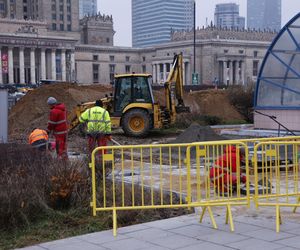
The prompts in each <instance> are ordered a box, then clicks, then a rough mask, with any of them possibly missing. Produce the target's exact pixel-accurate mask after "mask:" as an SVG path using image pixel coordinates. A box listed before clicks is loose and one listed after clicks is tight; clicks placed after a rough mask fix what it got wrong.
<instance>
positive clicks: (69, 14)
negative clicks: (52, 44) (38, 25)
mask: <svg viewBox="0 0 300 250" xmlns="http://www.w3.org/2000/svg"><path fill="white" fill-rule="evenodd" d="M78 10H79V6H78V0H75V1H74V0H51V1H50V0H31V1H24V0H0V16H2V17H8V18H10V19H25V20H26V19H27V20H29V19H30V20H40V21H46V22H47V24H48V29H50V30H55V31H79V13H78Z"/></svg>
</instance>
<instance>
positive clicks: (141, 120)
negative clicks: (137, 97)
mask: <svg viewBox="0 0 300 250" xmlns="http://www.w3.org/2000/svg"><path fill="white" fill-rule="evenodd" d="M122 129H123V130H124V132H125V133H126V135H128V136H132V137H144V136H146V135H147V134H148V133H149V130H150V117H149V114H148V112H147V111H145V110H143V109H131V110H129V111H128V112H126V113H125V114H124V116H123V118H122Z"/></svg>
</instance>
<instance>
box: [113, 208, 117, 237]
mask: <svg viewBox="0 0 300 250" xmlns="http://www.w3.org/2000/svg"><path fill="white" fill-rule="evenodd" d="M113 235H114V236H115V237H116V236H117V210H116V209H114V210H113Z"/></svg>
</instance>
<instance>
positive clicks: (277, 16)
mask: <svg viewBox="0 0 300 250" xmlns="http://www.w3.org/2000/svg"><path fill="white" fill-rule="evenodd" d="M247 27H248V28H251V29H257V30H258V29H261V30H264V29H270V30H276V31H279V30H280V28H281V0H247Z"/></svg>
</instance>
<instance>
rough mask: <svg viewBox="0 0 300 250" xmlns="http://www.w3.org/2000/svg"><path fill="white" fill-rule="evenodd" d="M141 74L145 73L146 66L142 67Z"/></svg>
mask: <svg viewBox="0 0 300 250" xmlns="http://www.w3.org/2000/svg"><path fill="white" fill-rule="evenodd" d="M142 72H143V73H146V65H142Z"/></svg>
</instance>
